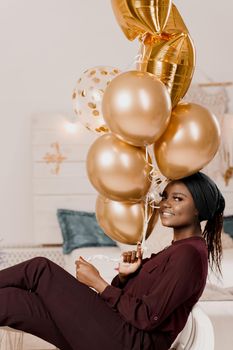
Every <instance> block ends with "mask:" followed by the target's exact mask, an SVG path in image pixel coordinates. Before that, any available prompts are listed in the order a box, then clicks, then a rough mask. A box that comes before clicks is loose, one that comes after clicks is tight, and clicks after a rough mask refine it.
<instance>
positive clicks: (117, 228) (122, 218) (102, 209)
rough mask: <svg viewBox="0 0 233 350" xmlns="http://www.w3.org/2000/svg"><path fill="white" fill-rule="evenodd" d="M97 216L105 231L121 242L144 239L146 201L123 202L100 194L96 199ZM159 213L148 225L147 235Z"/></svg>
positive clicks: (128, 242) (134, 241)
mask: <svg viewBox="0 0 233 350" xmlns="http://www.w3.org/2000/svg"><path fill="white" fill-rule="evenodd" d="M96 218H97V220H98V223H99V225H100V226H101V227H102V229H103V230H104V232H105V233H106V234H107V235H108V236H109V237H111V238H112V239H113V240H116V241H118V242H121V243H126V244H136V243H137V242H138V241H141V240H142V235H143V227H144V219H145V206H144V202H143V201H140V202H138V203H123V202H117V201H112V200H110V199H108V198H105V197H103V196H100V195H99V196H98V197H97V201H96ZM155 218H158V215H155V214H153V220H151V223H150V225H148V229H147V233H146V236H147V237H149V235H150V233H151V231H152V230H153V228H154V225H155V223H156V220H155Z"/></svg>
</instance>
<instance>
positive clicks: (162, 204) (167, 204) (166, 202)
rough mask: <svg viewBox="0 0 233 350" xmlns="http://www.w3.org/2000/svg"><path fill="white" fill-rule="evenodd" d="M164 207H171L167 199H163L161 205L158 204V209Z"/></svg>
mask: <svg viewBox="0 0 233 350" xmlns="http://www.w3.org/2000/svg"><path fill="white" fill-rule="evenodd" d="M162 206H163V207H164V208H170V207H171V203H170V200H169V199H168V198H166V199H164V200H163V201H162V203H160V207H162Z"/></svg>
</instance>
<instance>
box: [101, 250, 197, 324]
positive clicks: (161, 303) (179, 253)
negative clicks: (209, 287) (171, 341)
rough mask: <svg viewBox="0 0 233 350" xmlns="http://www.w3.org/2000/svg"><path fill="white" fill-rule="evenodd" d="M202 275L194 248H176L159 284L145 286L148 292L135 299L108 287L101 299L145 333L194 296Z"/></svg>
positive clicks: (125, 292)
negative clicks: (147, 287)
mask: <svg viewBox="0 0 233 350" xmlns="http://www.w3.org/2000/svg"><path fill="white" fill-rule="evenodd" d="M180 248H182V249H180ZM202 272H203V268H202V261H201V258H200V256H199V254H198V252H197V251H196V249H195V248H193V247H192V246H185V247H179V249H177V250H176V251H175V252H174V254H172V255H171V256H170V259H169V261H168V262H167V265H166V267H165V270H164V272H163V275H162V279H161V281H160V282H159V283H156V284H154V285H152V286H149V289H150V293H148V294H145V295H144V296H142V297H141V298H137V297H134V296H132V295H131V293H130V294H129V293H127V291H125V290H122V289H119V288H116V287H114V286H110V285H109V286H107V287H106V288H105V290H104V291H103V292H102V293H101V297H102V298H103V299H104V300H105V301H106V302H107V303H108V305H109V306H111V307H112V308H114V309H116V310H117V311H118V312H119V313H120V314H121V315H122V316H123V317H124V318H125V320H126V321H127V322H129V323H130V324H132V325H133V326H135V327H137V328H139V329H142V330H147V331H149V330H152V329H154V328H156V327H158V326H159V325H160V324H161V323H162V322H163V321H164V320H165V319H166V318H167V317H168V316H169V315H170V314H171V313H172V312H173V311H174V310H175V309H176V308H177V307H178V306H179V305H181V304H182V303H184V302H185V301H186V300H188V299H189V298H190V297H192V296H193V295H195V293H198V291H199V290H200V283H202V284H203V281H202V280H201V276H202ZM138 283H140V280H139V281H138Z"/></svg>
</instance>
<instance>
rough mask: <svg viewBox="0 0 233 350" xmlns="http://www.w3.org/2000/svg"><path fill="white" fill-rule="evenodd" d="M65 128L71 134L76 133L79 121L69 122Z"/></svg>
mask: <svg viewBox="0 0 233 350" xmlns="http://www.w3.org/2000/svg"><path fill="white" fill-rule="evenodd" d="M65 129H66V131H67V132H68V133H69V134H75V133H76V132H77V129H78V126H77V123H71V122H67V123H66V124H65Z"/></svg>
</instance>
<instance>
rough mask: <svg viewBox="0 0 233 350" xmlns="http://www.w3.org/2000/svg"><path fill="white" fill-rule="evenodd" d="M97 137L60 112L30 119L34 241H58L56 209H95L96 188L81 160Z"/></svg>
mask: <svg viewBox="0 0 233 350" xmlns="http://www.w3.org/2000/svg"><path fill="white" fill-rule="evenodd" d="M96 137H98V135H97V136H96V135H95V134H94V133H92V132H91V131H88V130H86V129H85V128H84V127H83V126H82V125H81V124H80V123H75V124H73V123H70V122H69V120H68V118H67V117H66V116H65V115H62V114H42V115H41V114H38V115H35V116H33V118H32V150H33V215H34V217H33V223H34V224H33V226H34V232H33V233H34V241H35V244H43V245H53V244H54V245H56V244H61V243H62V235H61V233H60V229H59V225H58V221H57V217H56V210H57V209H58V208H65V209H74V210H85V211H95V200H96V191H95V190H94V188H93V187H92V186H91V184H90V182H89V180H88V178H87V175H86V167H85V160H86V155H87V151H88V149H89V147H90V145H91V143H92V142H93V141H94V140H95V138H96Z"/></svg>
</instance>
